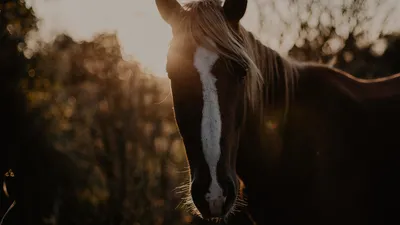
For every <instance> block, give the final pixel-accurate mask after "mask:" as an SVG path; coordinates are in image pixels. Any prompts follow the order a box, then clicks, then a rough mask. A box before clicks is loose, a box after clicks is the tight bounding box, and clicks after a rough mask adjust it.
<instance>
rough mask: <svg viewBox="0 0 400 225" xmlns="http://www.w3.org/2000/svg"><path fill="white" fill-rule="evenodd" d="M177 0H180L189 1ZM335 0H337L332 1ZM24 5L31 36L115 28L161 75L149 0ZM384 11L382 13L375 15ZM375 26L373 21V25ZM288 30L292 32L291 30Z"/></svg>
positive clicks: (158, 31)
mask: <svg viewBox="0 0 400 225" xmlns="http://www.w3.org/2000/svg"><path fill="white" fill-rule="evenodd" d="M178 1H180V2H181V3H183V2H184V1H190V0H178ZM301 1H302V0H299V2H301ZM322 1H323V0H322ZM337 1H340V0H335V2H337ZM341 1H342V2H345V1H346V0H341ZM371 1H372V2H373V1H376V0H371ZM276 2H278V3H279V4H281V5H280V7H281V8H282V11H287V12H288V8H287V6H286V5H285V3H284V2H288V1H282V0H279V1H276ZM328 2H333V1H328ZM386 2H389V3H391V4H388V6H389V7H392V6H393V5H396V6H397V9H398V10H397V12H399V13H398V15H400V1H399V0H386ZM26 3H27V4H28V5H29V6H32V7H33V9H34V11H35V13H36V16H37V17H38V18H39V19H40V20H41V21H40V22H39V24H38V26H39V33H38V34H35V35H32V37H35V38H39V39H41V40H44V41H47V42H49V41H52V40H53V39H54V38H55V36H56V35H57V34H58V33H61V32H64V33H67V34H68V35H70V36H71V37H73V38H74V39H75V40H76V41H80V40H87V41H90V40H91V39H92V37H93V36H94V35H96V34H98V33H102V32H116V33H117V35H118V39H119V41H120V43H121V46H122V52H123V55H124V57H126V59H129V58H132V57H133V58H134V59H136V60H138V61H139V62H141V64H142V65H143V67H144V68H145V69H146V70H148V71H149V72H152V73H154V74H155V75H158V76H165V74H166V72H165V61H166V53H167V48H168V43H169V41H170V39H171V30H170V27H169V25H168V24H166V23H165V22H164V21H163V20H162V19H161V17H160V15H159V13H158V10H157V8H156V5H155V1H154V0H113V1H110V0H26ZM93 6H95V7H93ZM256 7H257V5H256V4H254V1H249V3H248V7H247V11H246V14H245V16H244V18H243V20H242V25H243V26H244V27H245V28H247V29H248V30H250V31H254V32H256V31H257V28H258V25H259V23H258V10H257V8H256ZM88 12H89V13H88ZM264 12H265V14H266V15H267V17H268V18H267V19H266V20H265V25H266V26H267V31H268V37H269V40H262V41H263V42H264V43H267V44H268V46H269V47H271V48H273V49H276V48H282V46H278V43H277V42H278V39H276V38H273V37H276V36H277V35H279V34H280V33H279V32H282V30H280V29H283V28H282V26H280V25H279V24H277V20H276V19H274V18H273V14H274V12H273V11H268V8H267V9H266V10H265V11H264ZM371 13H374V12H373V11H372V12H371ZM384 14H385V13H384V12H381V13H380V15H384ZM288 15H289V16H290V14H288ZM397 21H398V20H392V22H393V26H396V27H395V28H396V29H400V23H398V22H397ZM293 24H295V23H293ZM380 26H381V25H379V21H378V22H377V24H375V27H377V28H379V27H380ZM292 33H293V35H296V34H297V31H296V28H294V29H293V32H292ZM287 36H288V38H287V39H288V40H289V42H288V44H287V45H286V48H290V47H291V44H293V43H291V42H290V40H291V39H293V38H295V37H294V36H292V37H291V36H290V32H289V34H287ZM283 48H285V46H283Z"/></svg>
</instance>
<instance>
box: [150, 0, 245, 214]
mask: <svg viewBox="0 0 400 225" xmlns="http://www.w3.org/2000/svg"><path fill="white" fill-rule="evenodd" d="M166 2H168V0H159V1H158V2H157V4H158V6H159V10H160V7H161V8H162V7H163V6H162V4H166ZM174 2H175V1H170V2H169V4H171V6H170V9H177V5H176V4H175V3H176V2H175V3H174ZM229 2H230V1H226V3H225V5H226V4H228V6H229V7H233V6H231V5H229ZM225 5H224V7H225ZM233 8H234V7H233ZM221 10H223V7H221ZM160 13H161V15H162V16H163V18H164V19H165V20H166V21H167V22H169V23H170V24H171V26H172V30H173V39H172V42H171V46H170V49H169V52H168V56H167V72H168V76H169V78H170V80H171V90H172V96H173V102H174V113H175V119H176V122H177V125H178V128H179V131H180V134H181V136H182V139H183V143H184V145H185V149H186V155H187V159H188V162H189V166H190V173H191V179H192V180H191V187H190V194H191V198H192V200H193V203H194V205H195V206H196V208H197V210H198V213H200V215H201V216H202V217H203V218H213V217H220V218H221V217H225V216H227V215H229V213H230V212H231V211H232V209H233V208H234V207H233V206H234V205H235V202H236V200H237V197H238V196H237V195H238V192H239V188H240V187H239V180H238V177H237V175H236V153H237V150H238V145H239V134H240V129H241V124H242V120H243V115H244V113H243V111H244V82H243V78H244V76H245V74H246V71H245V69H244V68H243V67H242V66H240V65H239V64H238V63H236V62H233V61H231V60H229V59H227V58H224V57H222V56H220V55H218V54H217V53H215V52H214V51H211V50H209V49H208V48H205V47H204V46H199V45H196V44H194V43H193V42H191V41H189V39H188V38H186V36H185V32H183V31H181V30H180V27H179V25H178V24H179V23H174V22H171V21H173V20H174V19H171V18H170V17H169V16H168V15H171V16H172V15H173V16H175V17H176V16H177V15H182V14H183V13H188V14H189V13H190V11H183V10H177V11H175V12H174V13H172V14H170V12H166V11H165V10H164V8H162V9H161V10H160ZM225 15H226V14H225ZM182 18H190V16H189V17H184V16H182V17H181V20H183V19H182ZM175 19H176V18H175ZM175 21H176V20H175ZM181 22H182V21H181ZM191 22H195V21H191Z"/></svg>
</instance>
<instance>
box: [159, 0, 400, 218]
mask: <svg viewBox="0 0 400 225" xmlns="http://www.w3.org/2000/svg"><path fill="white" fill-rule="evenodd" d="M155 2H156V6H157V9H158V12H159V14H160V15H161V18H162V19H163V20H164V21H165V22H166V23H167V24H168V25H169V26H170V28H171V30H172V40H171V42H170V46H169V49H168V53H167V55H166V57H167V60H166V72H167V74H168V77H169V81H170V87H171V93H172V99H173V113H174V116H175V121H176V125H177V127H178V130H179V133H180V136H181V137H182V141H183V144H184V147H185V153H186V158H187V162H188V165H189V177H190V183H189V184H188V190H187V193H188V198H187V205H188V208H189V209H190V210H191V211H192V212H193V214H194V215H197V216H199V217H201V218H203V219H205V220H210V219H220V220H224V221H226V219H227V218H230V216H231V215H233V214H234V213H235V212H236V211H244V210H246V211H247V212H249V214H250V215H251V217H252V218H253V220H254V221H255V223H257V224H280V225H283V224H285V225H286V224H287V225H289V224H315V225H320V224H321V225H322V224H323V225H329V224H352V225H354V224H363V225H365V224H374V225H376V224H400V219H399V218H398V217H397V211H398V210H399V208H400V207H399V206H398V205H399V204H397V203H398V202H399V200H400V194H399V192H400V191H399V190H400V182H399V180H400V176H399V175H398V171H400V151H399V150H400V142H399V141H398V140H397V139H398V132H396V130H397V129H398V128H399V127H400V117H399V116H398V115H399V114H400V74H394V75H391V76H389V77H385V78H379V79H371V80H365V79H360V78H356V77H354V76H352V75H350V74H348V73H346V72H344V71H341V70H339V69H336V68H333V67H331V66H327V65H323V64H318V63H312V62H299V61H296V60H294V59H290V58H288V57H283V56H281V55H280V54H278V52H277V51H275V50H273V49H271V48H269V47H267V46H266V45H264V44H263V43H261V42H260V41H259V40H258V39H257V38H256V37H255V35H254V34H253V33H251V32H249V31H247V30H246V29H245V28H244V27H243V26H242V25H241V23H240V21H241V19H242V18H243V16H244V14H245V12H246V9H247V0H225V2H224V3H223V2H222V1H220V0H199V1H196V2H189V3H185V4H180V3H179V2H177V0H155Z"/></svg>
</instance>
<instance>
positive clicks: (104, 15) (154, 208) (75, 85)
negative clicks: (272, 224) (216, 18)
mask: <svg viewBox="0 0 400 225" xmlns="http://www.w3.org/2000/svg"><path fill="white" fill-rule="evenodd" d="M0 3H1V4H0V129H1V130H2V131H1V133H0V151H1V152H0V172H1V174H0V175H1V176H0V177H1V183H2V189H1V191H0V192H1V194H0V218H3V215H4V214H6V212H7V210H8V214H7V216H6V217H4V221H3V224H4V225H21V224H32V225H33V224H54V225H55V224H68V225H69V224H79V225H91V224H93V225H102V224H104V225H106V224H107V225H111V224H112V225H114V224H118V225H119V224H123V225H125V224H126V225H128V224H129V225H147V224H149V225H150V224H159V225H173V224H189V223H198V222H196V221H193V218H192V217H191V216H190V215H189V214H188V213H186V212H185V211H184V210H183V209H181V207H180V202H181V198H182V197H183V196H184V195H183V194H182V191H181V189H180V188H179V187H180V186H181V185H182V184H185V182H187V179H188V177H187V174H186V172H187V165H186V162H185V154H184V149H183V145H182V143H181V141H180V138H179V134H178V133H177V129H176V126H175V123H174V119H173V114H172V110H171V108H172V104H171V100H172V99H171V95H170V91H169V81H168V79H167V78H166V76H165V70H164V66H165V57H166V53H167V48H168V42H169V40H170V39H171V32H170V29H169V27H168V25H167V24H165V23H164V21H162V20H161V18H160V16H159V14H158V11H157V9H156V6H155V3H154V1H153V0H115V1H106V0H79V1H78V0H30V1H23V0H19V1H18V0H0ZM399 17H400V1H398V0H381V1H379V0H335V1H328V0H297V1H295V0H249V5H248V10H247V13H246V15H245V18H244V19H243V21H242V24H243V26H245V27H246V28H247V29H248V30H250V31H252V32H254V33H255V34H256V36H258V37H259V39H260V40H261V41H262V42H263V43H264V44H266V45H267V46H269V47H270V48H272V49H274V50H276V51H278V52H279V53H280V54H282V55H284V56H288V57H293V58H295V59H297V60H301V61H316V62H321V63H325V64H329V65H332V66H334V67H337V68H340V69H342V70H344V71H347V72H349V73H351V74H353V75H354V76H357V77H362V78H375V77H384V76H388V75H390V74H394V73H398V72H400V63H399V58H400V33H399V32H400V23H399V21H400V18H399ZM15 203H16V204H15Z"/></svg>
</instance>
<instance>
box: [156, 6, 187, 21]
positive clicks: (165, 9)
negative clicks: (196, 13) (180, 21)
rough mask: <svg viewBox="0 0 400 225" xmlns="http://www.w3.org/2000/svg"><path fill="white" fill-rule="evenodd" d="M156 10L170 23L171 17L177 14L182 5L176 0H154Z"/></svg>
mask: <svg viewBox="0 0 400 225" xmlns="http://www.w3.org/2000/svg"><path fill="white" fill-rule="evenodd" d="M155 1H156V5H157V9H158V12H159V13H160V15H161V17H162V18H163V20H164V21H165V22H167V23H168V24H170V25H171V22H172V17H173V16H175V15H178V14H179V12H180V11H181V8H182V6H181V5H180V4H179V2H178V1H177V0H155Z"/></svg>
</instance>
